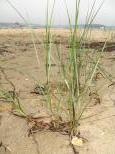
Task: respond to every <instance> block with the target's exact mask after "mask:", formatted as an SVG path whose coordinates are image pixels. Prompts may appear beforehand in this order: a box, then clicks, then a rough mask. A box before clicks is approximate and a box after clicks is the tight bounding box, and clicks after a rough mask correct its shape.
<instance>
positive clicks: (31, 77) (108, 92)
mask: <svg viewBox="0 0 115 154" xmlns="http://www.w3.org/2000/svg"><path fill="white" fill-rule="evenodd" d="M34 32H35V33H32V34H34V38H35V43H36V47H37V51H38V55H39V63H38V61H37V59H36V53H35V49H34V46H33V43H32V37H31V31H30V30H0V67H2V68H3V69H4V71H5V73H6V75H7V77H8V79H9V80H11V81H12V82H13V84H14V85H15V87H16V91H17V92H18V94H19V97H20V100H21V104H22V105H23V106H24V108H25V110H26V112H27V113H28V114H32V115H41V116H43V115H46V110H45V109H44V107H43V106H42V103H43V98H42V96H39V95H38V96H37V95H34V94H31V93H30V92H31V91H32V90H33V88H34V86H35V84H36V83H44V82H45V80H46V78H45V64H44V63H43V62H44V53H45V52H44V49H43V44H42V39H43V35H44V30H34ZM53 32H54V33H55V35H56V36H57V37H58V38H59V39H60V38H61V40H62V43H63V45H62V49H63V51H64V53H63V56H64V57H65V58H66V52H67V50H68V49H67V44H66V43H67V39H68V36H69V33H68V31H67V30H57V31H53ZM95 33H96V34H97V35H94V34H95ZM111 33H112V35H111V36H109V32H104V31H93V35H92V41H104V40H105V39H106V38H107V37H108V36H109V37H110V38H109V41H113V42H114V41H115V38H114V34H115V32H114V31H113V32H111ZM94 36H95V37H94ZM53 54H54V55H55V48H54V53H53ZM103 64H104V67H105V69H106V70H107V71H108V72H109V73H111V74H112V75H113V77H115V51H112V52H106V53H104V58H103ZM52 70H53V71H54V72H55V73H54V74H53V75H52V78H53V80H54V82H55V81H57V79H58V77H57V74H58V66H57V65H56V66H54V67H52ZM102 83H104V86H102V85H103V84H102ZM98 84H99V85H100V87H101V89H100V96H101V104H98V105H96V106H92V107H90V108H89V109H87V112H86V115H85V117H84V119H82V120H81V125H80V131H81V135H82V136H83V137H84V138H86V139H87V140H88V142H86V143H85V144H84V145H83V146H82V147H76V150H77V151H78V153H79V154H115V87H114V86H111V87H109V88H108V85H109V84H110V83H108V82H107V83H106V82H105V80H103V79H101V80H100V81H99V83H98ZM0 85H1V86H2V87H5V88H6V89H7V90H10V89H11V87H10V86H9V84H8V83H7V82H6V80H5V78H4V77H3V75H2V73H1V74H0ZM10 111H11V104H9V103H5V102H3V101H0V143H2V145H1V146H0V154H74V153H73V150H72V147H71V146H70V143H69V137H68V136H65V135H61V134H60V133H54V132H48V131H46V132H37V133H36V134H34V136H30V137H28V129H29V128H28V125H27V122H26V120H25V119H23V118H20V117H16V116H14V115H12V114H11V112H10Z"/></svg>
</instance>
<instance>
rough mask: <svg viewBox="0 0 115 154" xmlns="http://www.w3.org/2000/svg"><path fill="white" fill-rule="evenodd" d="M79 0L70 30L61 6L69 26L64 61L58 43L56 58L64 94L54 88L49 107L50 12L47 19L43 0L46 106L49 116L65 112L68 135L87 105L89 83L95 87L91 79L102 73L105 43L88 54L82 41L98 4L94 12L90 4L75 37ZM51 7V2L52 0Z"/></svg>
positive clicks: (74, 132)
mask: <svg viewBox="0 0 115 154" xmlns="http://www.w3.org/2000/svg"><path fill="white" fill-rule="evenodd" d="M65 2H66V1H65ZM80 2H81V1H80V0H76V11H75V23H74V27H73V26H72V23H71V18H70V16H69V11H68V7H67V4H66V3H65V6H66V10H67V15H68V20H69V26H70V37H69V38H70V39H69V46H70V48H69V49H68V50H69V51H68V52H67V54H68V59H69V60H68V61H66V62H64V61H63V60H62V57H61V55H62V53H63V51H62V50H61V44H60V45H57V46H56V48H57V55H58V60H59V63H60V68H59V70H60V72H61V73H60V74H58V75H60V78H62V81H63V83H64V84H65V86H66V89H67V92H66V93H64V94H63V95H62V93H61V92H60V91H61V89H60V87H57V89H58V92H59V93H58V94H59V95H58V99H57V104H56V105H55V108H56V109H55V108H54V105H53V103H54V102H53V100H52V93H51V92H50V91H49V89H50V82H49V81H50V79H51V78H50V74H51V57H52V33H51V27H52V16H53V9H54V5H53V9H52V11H51V15H50V22H49V21H48V19H49V12H48V8H49V7H48V4H49V3H48V1H47V23H46V37H45V39H46V46H45V49H46V77H47V84H48V92H47V98H48V99H47V103H48V104H49V109H50V111H51V113H52V114H53V116H55V115H56V116H62V113H63V112H65V113H66V116H67V119H68V121H69V122H70V130H71V133H72V134H76V132H77V128H78V126H79V122H80V120H81V118H82V116H83V114H84V112H85V111H86V109H87V106H88V105H89V104H90V103H91V101H92V100H91V97H90V96H89V94H90V92H91V91H90V90H91V88H92V84H96V81H95V76H96V73H97V72H99V71H100V72H103V74H104V71H102V66H101V58H102V55H103V51H104V48H105V46H106V42H107V41H105V44H104V46H103V48H102V49H101V51H100V52H97V51H91V50H90V49H87V50H86V49H85V41H88V38H89V34H90V25H91V24H92V23H93V21H94V19H95V17H96V15H97V13H98V12H99V10H100V8H101V6H102V4H101V5H100V6H99V8H98V9H97V10H96V11H95V12H94V11H93V10H94V7H95V3H96V1H94V3H93V5H92V7H91V10H90V11H88V12H87V16H86V25H85V28H84V31H83V33H82V35H81V37H79V36H78V35H77V34H78V30H79V28H78V20H79V12H80ZM54 4H55V1H54Z"/></svg>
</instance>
